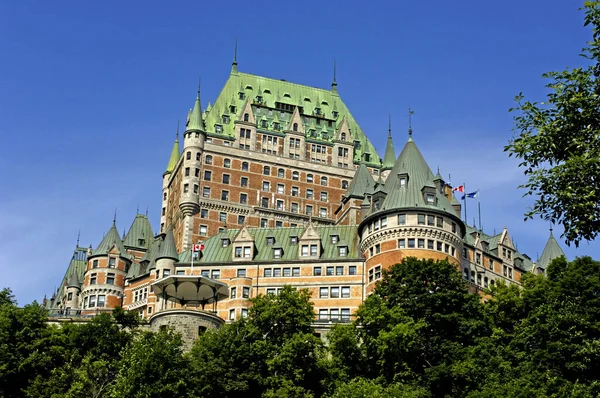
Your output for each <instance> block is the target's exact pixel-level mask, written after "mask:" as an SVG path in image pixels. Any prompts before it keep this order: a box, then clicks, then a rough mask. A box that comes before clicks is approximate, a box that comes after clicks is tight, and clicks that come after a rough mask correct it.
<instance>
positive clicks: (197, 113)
mask: <svg viewBox="0 0 600 398" xmlns="http://www.w3.org/2000/svg"><path fill="white" fill-rule="evenodd" d="M209 106H210V103H209ZM207 110H208V108H207ZM186 131H204V121H203V120H202V105H201V104H200V88H198V95H197V96H196V102H194V108H193V109H192V113H191V114H190V120H189V122H188V124H187V128H186Z"/></svg>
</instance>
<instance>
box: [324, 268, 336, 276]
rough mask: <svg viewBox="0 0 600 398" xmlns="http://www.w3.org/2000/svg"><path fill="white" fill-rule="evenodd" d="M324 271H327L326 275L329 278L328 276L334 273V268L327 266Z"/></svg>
mask: <svg viewBox="0 0 600 398" xmlns="http://www.w3.org/2000/svg"><path fill="white" fill-rule="evenodd" d="M326 270H327V275H329V276H330V275H333V273H334V271H335V267H333V266H328V267H327V268H326Z"/></svg>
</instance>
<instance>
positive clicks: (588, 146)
mask: <svg viewBox="0 0 600 398" xmlns="http://www.w3.org/2000/svg"><path fill="white" fill-rule="evenodd" d="M584 9H585V25H586V26H588V25H589V26H591V27H592V40H591V41H590V42H589V43H588V47H586V48H584V49H583V56H584V57H586V58H587V59H588V61H589V63H588V65H587V66H584V67H580V68H575V69H567V70H564V71H560V72H548V73H545V74H544V75H543V77H544V78H546V79H549V80H550V82H549V83H548V84H547V86H546V87H547V88H549V89H550V91H551V92H550V93H549V94H548V96H547V99H546V101H545V102H531V101H525V100H524V97H523V94H522V93H521V94H519V95H518V96H517V97H516V101H517V106H516V107H515V108H513V109H511V111H514V112H517V115H516V116H515V118H514V120H515V128H514V131H515V133H516V135H515V137H514V138H513V139H512V140H511V141H510V142H509V144H508V145H507V146H506V147H505V148H504V150H505V151H508V153H509V156H515V157H516V158H517V159H519V160H520V161H521V163H520V164H519V166H521V167H523V168H524V171H525V175H527V176H528V181H527V183H525V184H524V185H521V188H524V189H525V190H526V193H525V195H526V196H527V195H531V196H534V197H535V201H534V204H533V207H532V208H531V209H530V210H529V211H528V212H526V213H525V217H526V219H528V218H533V217H534V216H536V215H538V216H540V217H541V218H543V219H544V220H547V221H550V222H552V223H560V224H562V226H563V227H564V231H565V232H564V235H563V236H564V238H565V240H566V242H567V244H571V243H574V244H575V245H576V246H578V245H579V243H580V242H581V240H593V239H594V238H595V237H596V236H597V235H598V233H599V232H600V189H598V182H599V181H600V80H599V79H598V78H599V77H600V2H598V1H586V2H585V6H584Z"/></svg>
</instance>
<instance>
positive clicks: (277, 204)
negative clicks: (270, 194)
mask: <svg viewBox="0 0 600 398" xmlns="http://www.w3.org/2000/svg"><path fill="white" fill-rule="evenodd" d="M275 208H276V209H277V210H280V211H283V209H284V207H283V200H281V199H277V201H276V202H275Z"/></svg>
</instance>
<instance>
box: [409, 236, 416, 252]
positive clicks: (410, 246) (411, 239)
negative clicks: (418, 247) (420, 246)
mask: <svg viewBox="0 0 600 398" xmlns="http://www.w3.org/2000/svg"><path fill="white" fill-rule="evenodd" d="M408 248H409V249H414V248H415V240H414V239H413V238H409V239H408Z"/></svg>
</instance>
